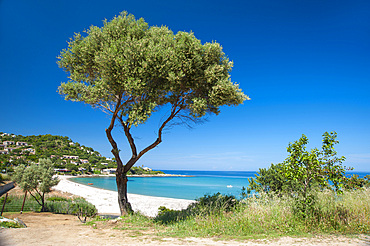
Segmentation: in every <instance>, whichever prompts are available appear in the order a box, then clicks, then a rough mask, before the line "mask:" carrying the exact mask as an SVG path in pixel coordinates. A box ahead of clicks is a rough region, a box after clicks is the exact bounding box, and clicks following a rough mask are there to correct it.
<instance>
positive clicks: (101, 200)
mask: <svg viewBox="0 0 370 246" xmlns="http://www.w3.org/2000/svg"><path fill="white" fill-rule="evenodd" d="M71 177H73V176H59V180H60V182H59V184H58V185H57V186H55V187H53V188H54V189H55V190H59V191H61V192H68V193H71V194H74V195H77V196H81V197H83V198H85V199H86V200H87V201H88V202H90V203H92V204H94V205H95V206H96V208H97V209H98V213H99V214H112V215H119V214H120V211H119V206H118V201H117V199H118V194H117V192H116V191H110V190H104V189H99V188H94V187H91V186H87V185H82V184H77V183H75V182H72V181H70V180H68V178H71ZM128 200H129V202H130V203H131V206H132V209H133V210H134V211H135V212H140V213H142V214H144V215H146V216H150V217H155V216H156V215H157V214H158V208H159V207H160V206H165V207H166V208H169V209H175V210H181V209H185V208H187V207H188V205H189V204H191V203H193V202H194V201H193V200H185V199H174V198H166V197H154V196H144V195H136V194H128Z"/></svg>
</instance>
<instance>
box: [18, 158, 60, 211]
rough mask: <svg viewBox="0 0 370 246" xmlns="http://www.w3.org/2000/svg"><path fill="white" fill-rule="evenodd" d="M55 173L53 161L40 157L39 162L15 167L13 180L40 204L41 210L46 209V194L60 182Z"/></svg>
mask: <svg viewBox="0 0 370 246" xmlns="http://www.w3.org/2000/svg"><path fill="white" fill-rule="evenodd" d="M53 175H54V168H53V163H52V162H51V160H50V159H40V161H39V164H38V165H36V164H31V165H30V166H27V167H26V166H25V165H19V166H18V167H16V168H15V173H14V175H13V180H14V181H15V182H16V183H17V184H18V186H19V187H21V189H22V190H23V191H28V192H29V194H30V195H31V196H32V197H33V198H34V199H35V200H36V201H37V203H39V204H40V206H41V207H42V209H41V211H45V194H46V193H49V192H50V191H51V187H53V186H55V185H57V184H58V182H59V180H58V179H57V178H56V177H53Z"/></svg>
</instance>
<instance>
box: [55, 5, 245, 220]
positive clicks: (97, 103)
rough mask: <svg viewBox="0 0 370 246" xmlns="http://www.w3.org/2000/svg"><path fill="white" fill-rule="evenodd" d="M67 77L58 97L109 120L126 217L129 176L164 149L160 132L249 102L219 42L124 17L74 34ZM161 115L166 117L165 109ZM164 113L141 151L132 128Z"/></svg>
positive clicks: (66, 57)
mask: <svg viewBox="0 0 370 246" xmlns="http://www.w3.org/2000/svg"><path fill="white" fill-rule="evenodd" d="M58 59H59V61H58V64H59V67H61V68H63V69H64V70H65V71H66V72H67V73H68V78H69V82H67V83H62V84H61V85H60V87H59V93H60V94H61V95H63V96H64V97H65V99H66V100H71V101H77V102H83V103H86V104H89V105H90V106H92V107H93V108H99V109H101V110H102V111H103V112H105V113H107V114H109V115H110V117H111V118H110V123H109V126H108V127H107V128H106V135H107V138H108V140H109V142H110V144H111V146H112V153H113V155H114V157H115V160H116V163H117V170H116V183H117V190H118V203H119V207H120V211H121V214H122V215H123V214H127V213H130V212H131V211H132V209H131V205H130V203H129V201H128V200H127V181H128V180H127V173H128V171H129V170H130V169H131V168H132V167H133V166H134V165H135V163H137V161H138V160H139V159H140V158H141V157H142V156H143V155H144V154H146V153H147V152H148V151H150V150H152V149H154V148H155V147H156V146H158V145H159V144H160V143H161V142H162V140H163V139H162V132H163V130H164V129H165V128H166V127H168V126H171V125H172V126H173V125H175V124H183V123H185V124H190V123H191V122H197V121H199V120H200V119H202V118H203V117H204V116H206V115H207V114H216V115H218V114H219V113H220V107H221V106H224V105H227V106H237V105H239V104H241V103H243V101H245V100H247V99H249V98H248V97H247V96H246V95H245V94H244V93H243V92H242V91H241V89H240V88H239V86H238V84H236V83H233V82H232V81H231V79H230V72H231V69H232V66H233V63H232V62H231V61H229V59H228V58H227V56H226V55H225V53H224V52H223V50H222V47H221V45H220V44H218V43H217V42H212V43H205V44H202V43H201V41H200V40H199V39H197V38H196V37H195V36H194V34H193V33H192V32H178V33H177V34H174V33H173V32H172V31H171V30H169V29H168V28H167V27H166V26H161V27H157V26H152V27H149V25H148V24H147V23H146V22H145V21H144V19H142V18H140V19H135V17H134V16H133V15H131V14H130V15H129V14H128V13H126V12H122V13H121V14H120V15H119V16H116V17H114V18H113V19H112V20H111V21H104V25H103V27H101V28H100V27H97V26H91V27H90V28H89V29H88V30H87V31H85V34H80V33H76V34H75V36H74V37H73V38H71V39H70V41H69V42H68V48H67V49H64V50H63V51H62V52H61V53H60V56H59V57H58ZM161 109H162V110H161ZM159 111H161V112H162V113H163V115H162V117H161V119H162V120H161V122H160V123H159V124H158V129H157V137H156V138H155V139H154V141H153V142H152V143H151V144H149V145H148V146H146V147H145V148H143V149H142V150H141V151H138V149H137V146H136V144H135V142H134V138H133V136H132V132H131V129H132V127H137V126H139V125H141V124H145V123H146V122H147V120H148V119H149V118H150V117H151V116H152V114H153V113H155V112H159ZM117 124H118V125H120V126H121V127H122V129H123V131H124V135H125V137H126V138H127V141H128V143H129V145H130V149H131V154H132V155H131V158H130V159H129V160H128V161H127V162H125V163H124V162H123V161H122V160H121V157H120V154H119V152H120V149H119V148H118V145H117V142H116V140H115V139H114V137H113V134H112V131H113V129H114V127H115V126H116V125H117Z"/></svg>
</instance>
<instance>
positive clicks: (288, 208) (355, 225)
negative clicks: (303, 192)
mask: <svg viewBox="0 0 370 246" xmlns="http://www.w3.org/2000/svg"><path fill="white" fill-rule="evenodd" d="M217 199H218V200H217ZM205 200H207V201H206V202H202V201H198V203H196V204H192V205H190V206H189V207H188V208H187V209H185V210H182V211H175V210H170V209H166V208H164V207H162V208H161V209H160V212H159V214H158V216H157V217H156V218H154V219H151V220H150V219H145V220H143V219H142V218H139V217H142V215H136V216H138V218H137V219H132V218H131V219H130V220H127V221H126V223H125V226H126V227H127V226H129V225H128V224H127V223H131V225H130V226H135V223H136V222H135V221H140V226H143V221H145V223H147V225H148V226H151V227H153V225H154V226H155V225H157V228H161V229H160V230H159V231H160V232H159V234H160V235H165V236H171V235H172V236H177V237H188V236H192V237H194V236H196V237H222V238H239V239H245V238H261V237H266V235H269V236H280V235H307V234H328V233H336V234H359V233H363V234H370V189H365V188H363V189H359V190H355V191H344V193H343V194H340V195H337V194H335V193H334V192H332V191H322V192H318V193H316V194H315V203H314V206H313V208H312V209H311V210H310V211H308V212H307V215H306V216H305V217H302V216H300V215H299V214H297V212H296V209H295V206H296V200H294V199H293V198H291V197H284V196H277V195H266V194H260V195H259V197H256V196H252V197H249V198H247V199H245V200H242V201H238V202H236V203H235V202H234V201H233V202H232V203H230V201H231V200H229V199H228V198H225V196H217V194H215V195H213V196H211V198H210V197H209V196H208V198H207V196H205V197H204V198H203V201H205ZM230 204H233V206H230ZM133 217H135V215H133Z"/></svg>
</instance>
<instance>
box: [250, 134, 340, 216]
mask: <svg viewBox="0 0 370 246" xmlns="http://www.w3.org/2000/svg"><path fill="white" fill-rule="evenodd" d="M336 138H337V134H336V133H335V132H332V133H328V132H325V133H324V134H323V144H322V150H321V151H319V150H318V149H317V148H314V149H312V150H311V151H307V150H306V145H307V144H308V138H307V137H306V136H305V135H302V137H301V138H300V139H299V140H298V141H295V142H294V143H290V144H289V146H288V148H287V151H288V153H289V155H288V157H287V158H286V160H285V161H284V162H283V163H280V164H277V165H274V164H272V165H271V167H270V168H269V169H260V171H259V172H258V176H257V175H256V178H253V179H248V180H249V182H250V185H249V187H248V191H249V192H250V191H251V190H255V191H257V192H261V191H263V192H267V193H270V192H275V193H278V194H279V195H282V194H289V195H290V196H292V197H294V199H295V203H294V211H296V212H297V214H299V215H300V216H301V217H302V218H305V217H306V216H308V213H311V212H313V210H314V206H315V201H316V198H315V190H316V189H325V188H327V187H329V183H330V182H331V183H332V184H333V188H334V190H335V191H336V192H337V193H340V192H342V188H343V185H344V184H345V181H346V178H345V176H344V174H345V168H344V167H343V166H342V162H343V161H344V160H345V157H337V156H336V154H337V153H336V151H335V149H334V145H335V144H337V143H338V141H337V140H336Z"/></svg>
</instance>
